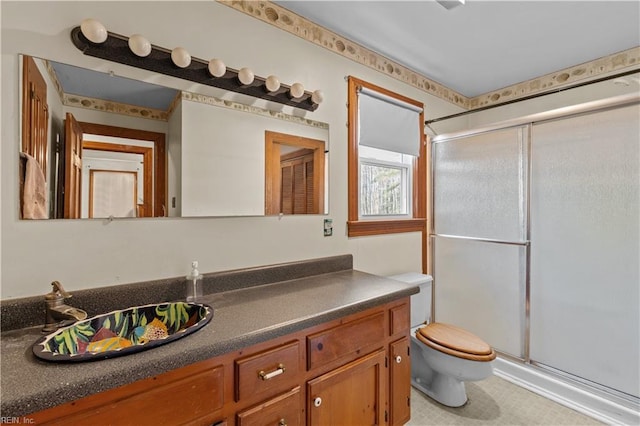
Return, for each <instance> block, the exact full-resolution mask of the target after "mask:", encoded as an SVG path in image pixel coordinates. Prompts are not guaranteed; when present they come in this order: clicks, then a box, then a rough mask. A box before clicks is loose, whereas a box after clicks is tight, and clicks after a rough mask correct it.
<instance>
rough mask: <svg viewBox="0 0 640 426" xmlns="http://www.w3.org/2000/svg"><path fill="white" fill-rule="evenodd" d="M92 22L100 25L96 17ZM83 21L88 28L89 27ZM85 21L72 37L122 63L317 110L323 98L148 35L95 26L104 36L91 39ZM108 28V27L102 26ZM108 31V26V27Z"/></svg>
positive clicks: (85, 47)
mask: <svg viewBox="0 0 640 426" xmlns="http://www.w3.org/2000/svg"><path fill="white" fill-rule="evenodd" d="M85 21H92V22H91V23H90V24H92V25H99V26H101V25H102V24H100V23H99V22H97V21H95V20H85ZM85 21H83V25H84V28H85V29H86V27H87V25H85ZM83 25H81V26H78V27H75V28H73V29H72V30H71V41H72V42H73V44H74V45H75V46H76V47H77V48H78V49H79V50H80V51H82V53H84V54H85V55H88V56H93V57H96V58H100V59H105V60H109V61H113V62H117V63H120V64H125V65H129V66H133V67H136V68H141V69H146V70H148V71H152V72H157V73H160V74H164V75H169V76H172V77H177V78H181V79H184V80H189V81H193V82H196V83H200V84H205V85H208V86H212V87H217V88H220V89H224V90H230V91H233V92H236V93H242V94H244V95H249V96H253V97H256V98H260V99H265V100H268V101H273V102H277V103H280V104H284V105H290V106H293V107H296V108H302V109H305V110H308V111H315V110H316V109H317V108H318V105H319V103H320V102H322V99H323V95H322V92H321V91H319V90H316V91H315V92H313V93H312V92H308V91H304V88H303V86H302V85H301V84H300V83H294V84H292V85H291V86H288V85H285V84H281V83H280V82H279V81H278V80H277V77H275V76H269V78H270V80H269V81H267V80H268V78H263V77H260V76H257V75H254V74H253V72H252V71H251V70H250V69H249V68H241V69H240V70H235V69H233V68H229V67H226V66H225V65H224V63H223V62H222V61H220V60H219V59H212V60H211V61H205V60H203V59H200V58H196V57H192V56H191V55H189V53H188V52H187V51H186V50H185V49H184V48H176V49H173V50H169V49H166V48H163V47H160V46H155V45H153V44H150V43H149V42H148V41H147V40H146V39H145V38H144V37H142V36H141V35H139V34H134V35H133V36H132V37H131V38H128V37H125V36H123V35H120V34H115V33H112V32H108V31H107V32H106V37H105V36H104V33H103V32H102V31H100V30H95V29H92V32H88V34H89V35H90V36H92V37H93V34H99V35H100V37H99V38H97V39H95V40H96V41H97V42H94V41H91V40H90V39H89V38H87V36H85V31H83ZM102 28H104V27H102ZM105 31H106V30H105ZM274 80H275V81H277V83H278V84H274V83H275V81H274Z"/></svg>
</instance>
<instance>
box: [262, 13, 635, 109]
mask: <svg viewBox="0 0 640 426" xmlns="http://www.w3.org/2000/svg"><path fill="white" fill-rule="evenodd" d="M273 3H276V4H278V5H279V6H282V7H284V8H286V9H289V10H290V11H292V12H294V13H296V14H298V15H300V16H302V17H304V18H306V19H308V20H309V21H312V22H314V23H316V24H318V25H320V26H322V27H324V28H326V29H328V30H331V31H333V32H334V33H336V34H338V35H341V36H343V37H345V38H347V39H349V40H351V41H353V42H356V43H358V44H360V45H362V46H363V47H366V48H368V49H370V50H372V51H374V52H376V53H379V54H381V55H383V56H385V57H387V58H388V59H391V60H393V61H395V62H397V63H399V64H400V65H404V66H405V67H407V68H409V69H411V70H413V71H415V72H417V73H419V74H421V75H422V76H424V77H427V78H429V79H430V80H433V81H435V82H438V83H440V84H442V85H444V86H446V87H448V88H449V89H452V90H455V91H456V92H458V93H460V94H462V95H464V96H466V97H469V98H471V97H475V96H479V95H482V94H485V93H488V92H491V91H494V90H498V89H501V88H504V87H507V86H511V85H513V84H517V83H521V82H524V81H528V80H531V79H534V78H538V77H541V76H543V75H546V74H549V73H553V72H556V71H559V70H562V69H564V68H568V67H572V66H575V65H580V64H582V63H585V62H590V61H593V60H596V59H599V58H601V57H604V56H608V55H611V54H614V53H618V52H620V51H623V50H627V49H630V48H634V47H638V46H640V1H638V0H625V1H585V0H582V1H576V0H572V1H546V0H538V1H507V0H503V1H498V0H495V1H481V0H466V4H465V5H464V6H459V7H456V8H453V9H450V10H447V9H445V8H444V7H443V6H441V5H440V4H439V3H438V2H436V1H434V0H414V1H312V0H287V1H273Z"/></svg>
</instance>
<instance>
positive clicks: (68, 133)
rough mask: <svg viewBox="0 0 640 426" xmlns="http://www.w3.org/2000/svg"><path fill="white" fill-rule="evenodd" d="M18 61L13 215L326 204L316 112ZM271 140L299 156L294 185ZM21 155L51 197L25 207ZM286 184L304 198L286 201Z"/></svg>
mask: <svg viewBox="0 0 640 426" xmlns="http://www.w3.org/2000/svg"><path fill="white" fill-rule="evenodd" d="M20 63H21V64H22V68H23V69H22V73H21V88H22V90H21V98H22V99H27V101H26V102H23V101H22V99H21V106H22V114H23V119H22V123H23V124H22V130H23V131H22V142H21V144H20V150H21V155H20V156H16V157H17V158H19V159H20V160H19V161H20V172H19V173H20V183H21V184H20V188H21V189H20V210H21V217H22V218H28V219H37V218H42V219H44V218H69V219H71V218H105V217H113V218H117V217H163V216H170V217H202V216H206V217H216V216H262V215H265V214H267V215H270V214H281V213H282V214H327V213H328V201H327V200H328V188H327V182H328V173H327V170H328V152H329V126H328V124H326V123H322V122H318V121H314V120H311V119H307V118H304V117H299V116H294V115H290V114H285V113H283V112H280V111H274V110H267V109H263V108H260V107H256V106H251V105H245V104H242V103H237V102H234V101H232V100H229V99H224V100H223V99H220V98H217V97H213V96H211V95H210V92H207V91H206V88H203V90H202V91H200V90H198V87H197V86H193V85H192V86H190V91H183V90H179V89H176V88H173V87H171V80H170V79H168V80H167V82H166V84H165V82H164V81H163V85H158V84H151V83H147V82H146V81H140V80H134V79H129V78H124V77H119V76H116V75H113V74H110V73H104V72H99V71H94V70H90V69H85V68H80V67H76V66H71V65H66V64H62V63H57V62H55V61H51V60H46V59H42V58H32V57H29V56H26V55H22V56H21V61H20ZM150 74H151V73H150ZM151 77H153V81H154V82H157V81H158V80H162V78H158V76H155V75H154V76H150V78H149V80H151ZM191 90H194V91H191ZM273 135H278V139H277V140H275V141H274V139H273ZM309 141H313V142H309ZM274 147H276V149H275V150H274ZM274 152H277V153H278V154H277V155H278V158H279V157H280V156H282V161H283V164H285V163H286V164H291V161H292V159H295V158H298V157H304V158H306V159H307V160H304V161H303V163H304V164H306V165H305V167H304V168H303V169H302V174H300V173H298V175H299V177H298V183H297V186H295V188H297V189H295V188H294V187H293V186H292V185H293V183H295V180H294V181H291V179H289V180H287V179H288V178H287V173H288V171H289V169H287V166H286V165H283V166H282V169H280V168H278V167H277V166H275V164H276V163H275V162H274V161H276V160H274ZM22 153H26V154H28V155H22ZM31 160H35V161H36V162H35V163H34V162H31V163H30V164H31V165H37V166H38V167H39V168H40V169H41V170H42V172H43V173H42V174H43V175H44V180H45V182H44V184H40V185H39V186H36V191H35V197H36V198H37V195H38V193H39V191H40V192H43V193H44V194H46V196H47V198H48V200H49V201H48V206H47V208H46V209H41V210H46V211H40V212H38V211H37V210H38V209H37V208H36V213H35V214H34V213H33V212H32V211H31V210H33V209H32V208H30V206H29V200H33V199H34V198H33V197H34V195H33V194H34V187H33V185H32V183H31V182H32V179H30V178H28V177H27V175H26V173H27V169H28V165H27V162H28V161H31ZM278 161H280V160H278ZM295 161H297V160H295ZM305 161H306V163H305ZM290 169H291V170H293V168H290ZM30 170H33V169H30ZM274 170H277V171H274ZM29 176H32V175H29ZM292 176H293V174H292ZM26 177H27V179H25V178H26ZM283 179H284V180H283ZM283 182H284V183H283ZM292 182H293V183H292ZM25 184H26V185H25ZM292 188H294V189H292ZM25 190H26V191H27V195H26V196H25ZM301 190H302V192H301ZM275 191H277V192H275ZM283 191H284V192H283ZM286 191H289V193H287V192H286ZM301 193H302V194H303V195H302V196H300V194H301ZM296 194H298V198H300V197H302V198H300V199H301V200H302V201H300V202H298V203H297V204H298V205H299V206H302V204H305V205H306V206H308V207H297V208H293V207H289V206H288V205H287V200H293V199H294V198H295V197H296ZM36 204H37V203H36ZM291 205H293V204H291ZM40 207H42V206H40ZM30 215H31V216H30Z"/></svg>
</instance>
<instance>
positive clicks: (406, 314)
mask: <svg viewBox="0 0 640 426" xmlns="http://www.w3.org/2000/svg"><path fill="white" fill-rule="evenodd" d="M410 315H411V313H410V311H409V304H408V303H403V304H402V305H400V306H395V307H393V308H391V309H389V321H390V323H391V324H390V329H389V335H390V336H393V335H394V334H396V333H402V332H406V331H407V330H409V329H410V328H411V324H409V321H410V319H409V318H410Z"/></svg>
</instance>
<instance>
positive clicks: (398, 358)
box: [396, 355, 402, 364]
mask: <svg viewBox="0 0 640 426" xmlns="http://www.w3.org/2000/svg"><path fill="white" fill-rule="evenodd" d="M401 362H402V357H401V356H400V355H398V356H397V357H396V364H400V363H401Z"/></svg>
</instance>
